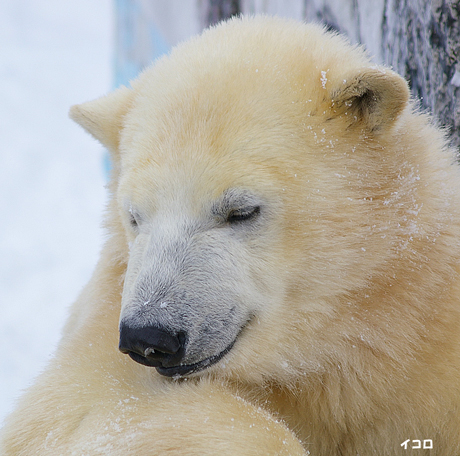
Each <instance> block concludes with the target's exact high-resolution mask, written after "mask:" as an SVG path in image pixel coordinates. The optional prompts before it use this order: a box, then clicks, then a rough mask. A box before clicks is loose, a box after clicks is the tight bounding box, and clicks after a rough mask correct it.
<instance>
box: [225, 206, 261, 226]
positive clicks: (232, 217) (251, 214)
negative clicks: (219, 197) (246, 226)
mask: <svg viewBox="0 0 460 456" xmlns="http://www.w3.org/2000/svg"><path fill="white" fill-rule="evenodd" d="M259 213H260V206H251V207H243V208H241V209H233V210H232V211H230V212H229V214H228V215H227V222H228V223H238V222H244V221H246V220H251V219H253V218H255V217H256V216H257V215H258V214H259Z"/></svg>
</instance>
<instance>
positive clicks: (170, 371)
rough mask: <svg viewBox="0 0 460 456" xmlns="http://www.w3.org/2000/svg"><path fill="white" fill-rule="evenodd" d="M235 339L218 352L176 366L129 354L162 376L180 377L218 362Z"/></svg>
mask: <svg viewBox="0 0 460 456" xmlns="http://www.w3.org/2000/svg"><path fill="white" fill-rule="evenodd" d="M235 341H236V340H234V341H233V342H232V343H231V344H230V345H229V346H228V347H227V348H225V349H224V350H223V351H222V352H220V353H219V354H217V355H213V356H210V357H209V358H206V359H203V360H201V361H198V362H197V363H193V364H180V365H178V366H170V367H164V366H162V365H161V364H160V363H159V362H158V361H155V360H152V359H149V357H145V356H141V355H138V354H137V353H133V352H130V353H129V356H130V357H131V359H132V360H133V361H136V362H137V363H139V364H142V365H144V366H148V367H155V369H156V370H157V372H158V373H159V374H161V375H163V376H164V377H173V378H181V377H186V376H188V375H192V374H195V373H197V372H200V371H203V370H205V369H207V368H208V367H211V366H212V365H214V364H216V363H218V362H219V361H220V360H221V359H222V358H223V357H224V356H225V355H226V354H227V353H228V352H229V351H230V350H231V349H232V348H233V345H234V344H235ZM159 364H160V365H159Z"/></svg>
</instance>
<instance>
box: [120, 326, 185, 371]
mask: <svg viewBox="0 0 460 456" xmlns="http://www.w3.org/2000/svg"><path fill="white" fill-rule="evenodd" d="M185 341H186V335H185V334H184V333H179V334H177V335H176V334H172V333H171V332H170V331H168V330H166V329H165V328H159V327H156V326H142V327H132V326H129V325H127V324H124V323H123V324H121V325H120V343H119V347H118V348H119V350H120V351H121V352H122V353H125V354H128V355H129V356H130V357H131V358H132V359H133V360H134V361H136V362H138V363H140V364H144V365H145V366H150V367H171V366H177V365H179V364H180V362H181V360H182V359H183V357H184V354H185Z"/></svg>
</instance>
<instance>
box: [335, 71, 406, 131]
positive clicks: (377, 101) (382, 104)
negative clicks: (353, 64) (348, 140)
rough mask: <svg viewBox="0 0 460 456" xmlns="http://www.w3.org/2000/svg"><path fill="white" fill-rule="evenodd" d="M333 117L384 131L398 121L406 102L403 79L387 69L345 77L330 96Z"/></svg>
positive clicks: (354, 124)
mask: <svg viewBox="0 0 460 456" xmlns="http://www.w3.org/2000/svg"><path fill="white" fill-rule="evenodd" d="M331 98H332V113H333V117H337V116H342V118H344V117H345V116H346V118H347V119H348V122H349V126H350V127H352V126H359V127H361V128H364V129H366V130H368V131H370V132H373V133H378V132H383V131H385V130H386V129H387V128H389V127H391V126H392V125H393V124H394V123H395V121H396V120H397V119H398V117H399V115H400V114H401V112H402V111H403V110H404V108H405V107H406V105H407V102H408V100H409V88H408V85H407V82H406V81H405V79H403V78H402V77H401V76H399V75H398V74H397V73H395V72H394V71H391V70H389V69H387V68H378V67H374V68H365V69H363V70H361V71H359V72H357V73H354V74H352V75H350V76H349V77H348V78H345V79H344V80H343V82H342V84H341V85H340V86H339V87H337V88H336V89H335V90H333V91H332V93H331Z"/></svg>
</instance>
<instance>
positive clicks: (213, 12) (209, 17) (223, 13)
mask: <svg viewBox="0 0 460 456" xmlns="http://www.w3.org/2000/svg"><path fill="white" fill-rule="evenodd" d="M238 14H240V2H239V1H238V0H206V1H203V2H202V25H203V28H205V27H208V26H210V25H214V24H217V23H218V22H220V21H222V20H225V19H229V18H230V17H232V16H235V15H238Z"/></svg>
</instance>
